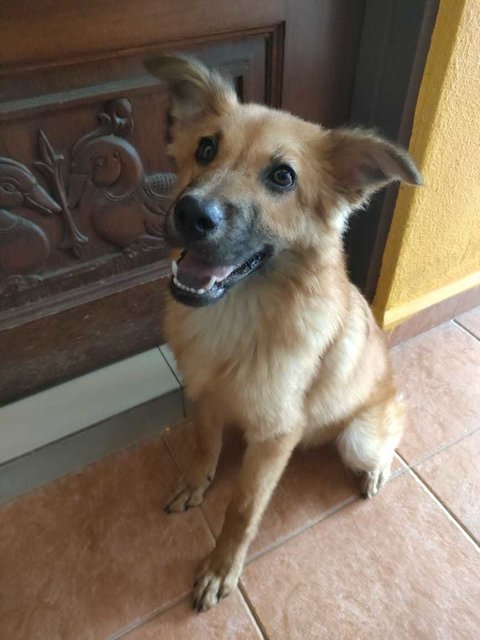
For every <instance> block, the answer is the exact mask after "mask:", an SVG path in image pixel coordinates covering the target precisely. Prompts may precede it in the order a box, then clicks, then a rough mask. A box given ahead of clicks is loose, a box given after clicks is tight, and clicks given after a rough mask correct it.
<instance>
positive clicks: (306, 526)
mask: <svg viewBox="0 0 480 640" xmlns="http://www.w3.org/2000/svg"><path fill="white" fill-rule="evenodd" d="M357 500H359V497H358V496H350V497H349V498H346V499H345V500H343V502H339V503H338V504H336V505H335V506H334V507H332V508H331V509H327V511H324V512H323V513H322V514H321V515H320V516H318V517H317V518H313V519H312V520H309V521H308V522H307V523H306V524H304V525H302V526H301V527H298V529H293V531H291V532H290V533H287V534H286V535H284V536H281V537H280V538H278V539H277V540H275V541H274V542H271V543H270V544H268V545H266V546H265V547H263V548H262V549H260V551H257V552H256V553H254V554H253V555H252V556H251V557H250V558H248V559H247V561H246V562H245V566H248V565H249V564H251V563H252V562H256V561H257V560H259V559H260V558H263V556H266V555H267V554H268V553H270V552H271V551H275V549H278V547H280V546H281V545H282V544H285V543H286V542H290V540H293V538H296V537H297V536H299V535H300V534H302V533H304V532H305V531H308V530H309V529H311V528H312V527H315V526H316V525H317V524H319V523H320V522H322V521H323V520H326V519H327V518H329V517H330V516H333V515H334V514H335V513H337V512H338V511H341V510H342V509H344V508H345V507H348V505H349V504H352V503H353V502H356V501H357Z"/></svg>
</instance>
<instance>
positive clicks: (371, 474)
mask: <svg viewBox="0 0 480 640" xmlns="http://www.w3.org/2000/svg"><path fill="white" fill-rule="evenodd" d="M388 476H389V470H388V469H383V468H378V469H375V470H374V471H367V472H365V474H364V476H363V481H362V488H361V493H362V496H363V497H364V498H373V497H374V496H376V495H377V493H378V492H379V491H380V489H381V488H382V487H383V485H384V484H385V483H386V481H387V480H388Z"/></svg>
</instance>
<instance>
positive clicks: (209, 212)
mask: <svg viewBox="0 0 480 640" xmlns="http://www.w3.org/2000/svg"><path fill="white" fill-rule="evenodd" d="M173 218H174V222H175V227H176V229H177V231H178V232H179V233H180V234H181V235H182V236H183V237H184V238H185V239H186V240H204V239H205V238H206V237H207V236H208V235H210V234H212V233H213V232H214V231H216V230H217V229H218V227H219V226H220V225H221V224H222V222H223V212H222V209H221V207H220V205H219V203H218V202H216V201H215V200H199V199H198V198H195V197H194V196H183V198H180V200H179V201H178V202H177V204H176V205H175V212H174V216H173Z"/></svg>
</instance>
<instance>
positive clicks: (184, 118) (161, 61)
mask: <svg viewBox="0 0 480 640" xmlns="http://www.w3.org/2000/svg"><path fill="white" fill-rule="evenodd" d="M145 66H146V68H147V70H148V71H149V72H150V73H151V74H152V75H154V76H156V77H157V78H159V79H160V80H163V81H164V82H165V83H166V84H167V85H168V88H169V91H170V99H171V103H170V115H171V117H172V118H175V119H177V120H180V121H181V122H184V123H188V122H193V121H194V120H196V119H197V118H200V117H202V116H205V115H220V114H221V113H223V112H224V111H225V110H227V109H229V108H231V107H232V106H234V105H235V104H237V102H238V101H237V96H236V94H235V91H234V89H233V86H232V85H231V84H230V83H229V82H228V81H227V80H226V79H225V78H224V77H222V76H221V75H220V74H219V73H218V72H217V71H211V70H210V69H207V67H205V66H204V65H203V64H201V63H200V62H198V61H197V60H194V59H193V58H188V57H184V56H162V57H161V58H155V59H153V60H149V61H148V62H146V63H145Z"/></svg>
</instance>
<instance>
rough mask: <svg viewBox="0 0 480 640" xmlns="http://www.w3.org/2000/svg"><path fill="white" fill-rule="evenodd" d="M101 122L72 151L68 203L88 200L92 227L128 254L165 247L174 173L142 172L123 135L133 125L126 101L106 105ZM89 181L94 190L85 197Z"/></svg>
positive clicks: (137, 158) (127, 132)
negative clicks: (164, 233)
mask: <svg viewBox="0 0 480 640" xmlns="http://www.w3.org/2000/svg"><path fill="white" fill-rule="evenodd" d="M100 122H101V124H100V128H99V129H97V130H96V131H95V132H93V133H91V134H88V135H86V136H85V137H84V138H82V139H81V140H79V141H78V142H77V144H76V145H75V147H74V149H73V151H72V163H71V172H70V177H69V203H70V206H72V207H75V206H78V205H79V204H80V202H81V200H82V198H83V197H86V198H89V204H90V207H91V216H92V218H91V220H92V226H93V228H94V230H95V231H96V233H97V234H98V235H99V236H100V237H101V238H102V239H104V240H106V241H107V242H109V243H111V244H113V245H115V246H116V247H119V248H120V249H123V250H124V252H125V253H126V254H127V255H131V254H134V253H136V252H137V251H145V250H149V249H152V248H155V247H163V246H165V240H164V235H163V225H164V217H165V212H166V208H167V206H168V202H169V193H170V191H171V189H172V186H173V184H174V181H175V176H174V175H173V174H171V173H156V174H152V175H146V174H145V170H144V167H143V163H142V160H141V158H140V155H139V154H138V152H137V150H136V149H135V147H134V146H133V145H132V144H131V143H130V142H129V141H128V140H126V139H125V137H126V136H127V135H128V134H129V133H130V132H131V131H132V129H133V118H132V107H131V105H130V102H129V101H128V100H126V99H118V100H114V101H113V102H111V103H109V104H108V105H107V108H106V110H105V112H103V113H102V114H100ZM89 183H91V184H93V185H94V186H95V191H94V193H93V194H92V193H90V194H89V195H88V194H86V189H87V186H88V184H89Z"/></svg>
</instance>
